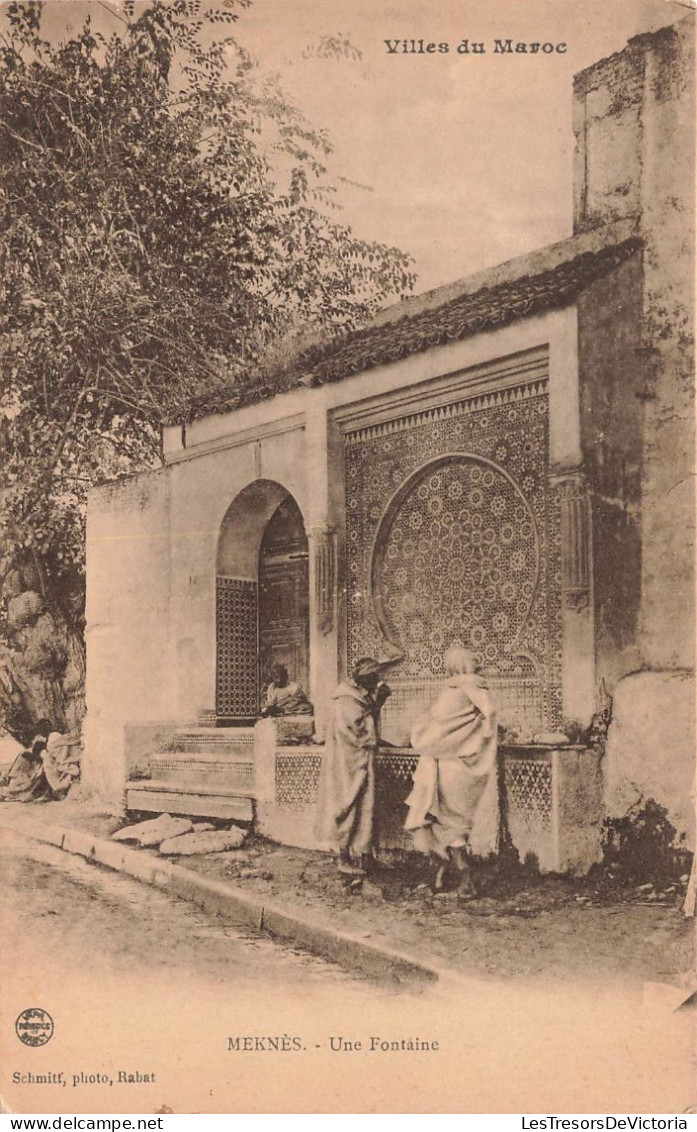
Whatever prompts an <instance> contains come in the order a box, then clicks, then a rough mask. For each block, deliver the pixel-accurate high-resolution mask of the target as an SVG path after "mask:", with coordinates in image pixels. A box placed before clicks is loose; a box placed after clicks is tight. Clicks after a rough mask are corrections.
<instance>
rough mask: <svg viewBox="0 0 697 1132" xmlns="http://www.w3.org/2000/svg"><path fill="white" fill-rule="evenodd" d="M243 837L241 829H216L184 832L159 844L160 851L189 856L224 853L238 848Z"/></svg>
mask: <svg viewBox="0 0 697 1132" xmlns="http://www.w3.org/2000/svg"><path fill="white" fill-rule="evenodd" d="M244 839H245V833H244V831H243V830H241V829H216V830H210V831H208V832H204V833H185V834H183V836H180V837H171V838H168V840H167V841H163V842H162V843H161V844H160V853H164V854H172V855H177V856H182V857H190V856H193V855H194V854H195V853H224V852H225V851H226V850H228V849H239V847H240V845H241V844H242V842H243V841H244Z"/></svg>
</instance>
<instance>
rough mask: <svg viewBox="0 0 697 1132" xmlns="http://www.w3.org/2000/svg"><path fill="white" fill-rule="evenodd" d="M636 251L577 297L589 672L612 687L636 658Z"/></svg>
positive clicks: (639, 418) (639, 454) (639, 426)
mask: <svg viewBox="0 0 697 1132" xmlns="http://www.w3.org/2000/svg"><path fill="white" fill-rule="evenodd" d="M641 290H642V269H641V257H640V256H635V257H634V258H633V259H632V260H631V261H629V262H627V263H625V264H623V265H622V266H621V267H620V268H618V269H617V270H616V271H615V272H613V273H612V274H611V275H609V276H606V277H605V278H604V279H601V280H598V281H597V282H596V283H594V284H593V285H592V286H591V287H589V288H587V290H586V291H585V292H584V293H583V294H582V295H581V296H580V297H579V302H578V328H579V329H578V332H579V401H580V415H581V450H582V453H583V464H584V468H585V471H586V475H587V477H588V488H589V493H590V506H591V514H592V523H593V540H592V555H593V571H592V574H593V596H594V610H593V612H594V621H595V650H596V676H597V679H598V680H600V679H601V678H602V679H604V680H605V683H606V685H607V687H608V688H613V687H614V685H615V684H616V682H617V680H619V679H620V678H621V677H622V676H624V675H626V673H628V672H632V671H634V670H635V669H636V668H637V667H638V665H639V641H638V635H639V617H640V599H641V470H642V458H643V441H642V436H643V423H644V421H643V418H644V403H643V401H642V399H641V397H640V392H641V381H642V379H641V364H640V360H639V361H638V359H637V354H636V346H637V343H638V342H639V339H640V331H641Z"/></svg>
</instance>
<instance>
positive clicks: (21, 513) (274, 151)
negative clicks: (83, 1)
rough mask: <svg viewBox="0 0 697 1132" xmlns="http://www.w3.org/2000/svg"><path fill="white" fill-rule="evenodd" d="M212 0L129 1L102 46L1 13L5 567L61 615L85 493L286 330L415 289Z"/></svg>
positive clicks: (139, 460)
mask: <svg viewBox="0 0 697 1132" xmlns="http://www.w3.org/2000/svg"><path fill="white" fill-rule="evenodd" d="M225 2H226V6H225V7H223V8H220V9H214V8H211V7H210V6H209V5H208V0H167V2H166V3H162V2H160V0H152V2H147V3H145V4H144V3H138V4H137V3H135V2H134V0H126V2H125V4H124V6H123V8H122V9H121V11H122V13H123V16H122V18H121V17H120V22H119V24H118V25H115V26H117V27H118V30H116V31H114V32H113V33H112V34H109V35H104V34H101V33H99V32H98V31H97V30H95V29H94V28H93V26H92V24H91V22H90V20H89V19H87V20H86V22H85V23H84V25H83V26H82V27H81V28H80V29H79V31H78V32H77V33H74V34H72V36H71V37H70V38H68V39H66V40H65V41H63V42H61V43H51V42H47V41H46V40H45V39H43V38H42V25H41V17H42V4H41V3H35V2H28V3H11V4H9V5H8V6H7V7H6V9H5V19H4V30H3V33H2V36H1V37H0V164H1V168H2V173H1V182H0V211H1V215H2V221H1V224H0V349H1V351H2V359H1V361H2V387H1V389H0V416H1V423H0V430H1V433H0V442H1V444H2V450H3V466H2V526H3V536H4V544H5V548H6V549H5V554H6V557H5V560H4V563H5V564H4V569H5V572H7V568H8V563H13V562H14V563H20V564H21V563H22V562H24V563H26V562H30V563H31V569H32V571H33V572H34V574H35V575H38V577H39V579H40V586H41V588H42V590H43V591H44V596H45V597H46V596H47V595H49V596H51V595H53V596H52V597H51V600H54V599H55V600H56V601H58V602H60V600H61V594H62V593H65V592H67V590H70V591H71V592H72V593H73V594H74V592H75V590H76V588H77V590H78V591H79V589H80V586H81V582H80V580H79V575H80V571H81V569H82V559H83V538H84V533H83V522H84V504H85V498H86V493H87V491H88V489H89V487H90V486H91V485H93V484H94V483H95V482H99V481H104V480H108V479H111V478H115V477H118V476H120V475H123V474H124V473H125V472H128V471H133V470H137V469H140V468H143V467H147V466H150V465H151V464H152V463H153V461H155V460H157V458H158V453H159V438H160V430H161V425H162V423H163V422H172V421H180V420H182V421H183V420H185V419H186V418H187V417H188V416H189V415H190V414H191V412H192V406H193V405H195V404H197V403H199V404H200V403H202V402H203V403H210V398H211V394H212V393H213V394H214V393H215V391H216V390H225V393H226V395H227V396H228V397H229V394H230V389H231V388H239V389H240V390H245V389H246V388H248V387H249V386H251V385H253V384H254V383H255V382H256V381H258V380H259V374H260V373H261V372H262V371H263V370H264V369H265V368H267V363H268V358H269V356H270V355H272V354H273V352H274V351H276V352H277V351H278V344H279V342H283V341H285V340H286V339H287V338H288V336H289V335H292V334H293V333H297V332H298V331H303V332H314V333H316V332H318V331H321V332H323V333H325V334H326V333H334V332H337V331H339V330H342V329H351V328H354V327H355V326H357V325H359V324H360V323H361V321H362V320H364V319H365V318H366V316H368V315H369V314H370V313H371V312H372V311H373V310H374V309H375V308H376V307H377V306H380V305H382V304H384V302H385V301H386V300H388V299H389V298H391V297H398V296H400V295H401V294H403V293H404V292H405V291H407V290H409V289H410V288H411V286H412V282H413V278H412V275H411V272H410V265H409V260H408V257H406V256H405V255H404V254H403V253H401V252H399V251H398V250H397V249H394V248H389V247H385V246H383V245H380V244H375V243H368V242H365V241H361V240H360V239H358V238H357V237H356V236H355V235H354V234H353V233H352V232H351V230H350V229H349V228H348V227H347V226H346V225H345V224H343V223H342V222H341V219H340V217H339V214H338V213H337V211H336V207H335V190H334V187H333V185H332V181H331V177H330V174H329V172H328V162H329V159H330V155H331V146H330V143H329V141H328V139H327V137H326V136H325V135H324V134H323V133H322V132H321V131H317V130H315V129H313V128H311V126H310V125H309V124H308V123H307V122H306V121H305V120H304V118H303V116H302V114H301V113H300V112H299V111H298V110H297V109H296V108H295V107H294V106H293V105H292V104H291V103H290V102H289V101H288V100H287V99H286V98H285V97H284V96H283V93H282V91H281V90H280V89H279V87H278V85H277V84H276V83H275V82H274V81H271V80H266V79H264V78H263V77H262V76H261V73H260V71H259V69H258V67H257V66H256V65H255V62H254V60H253V59H251V58H250V57H249V56H248V55H247V54H246V53H245V52H244V51H243V50H242V49H241V48H240V47H239V45H238V44H237V43H236V41H235V39H234V36H233V35H232V33H233V31H234V24H235V21H236V20H237V19H238V17H239V16H240V14H242V13H243V9H244V8H245V7H246V6H247V3H248V2H249V0H225ZM214 25H219V28H220V33H221V34H220V37H219V38H218V39H213V40H212V41H211V37H210V36H209V35H207V34H206V33H207V32H208V31H210V28H211V26H214ZM266 380H268V377H267V378H266ZM0 568H2V563H1V562H0ZM1 572H2V569H0V573H1ZM0 580H1V579H0ZM34 584H37V583H34ZM78 604H79V603H78ZM73 612H74V611H73ZM66 616H68V614H67V613H66ZM71 616H72V614H71ZM6 636H7V634H6ZM15 644H16V642H15Z"/></svg>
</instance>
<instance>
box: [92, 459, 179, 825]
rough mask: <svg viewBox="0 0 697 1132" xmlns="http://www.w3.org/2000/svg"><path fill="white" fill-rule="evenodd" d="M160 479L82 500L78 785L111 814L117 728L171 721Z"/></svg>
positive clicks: (119, 754)
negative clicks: (83, 649)
mask: <svg viewBox="0 0 697 1132" xmlns="http://www.w3.org/2000/svg"><path fill="white" fill-rule="evenodd" d="M169 478H170V477H169V473H168V472H167V471H166V470H161V471H159V472H153V473H151V474H149V475H143V476H138V477H134V478H133V479H130V480H127V481H125V482H124V481H122V482H121V483H119V484H114V485H111V486H109V487H104V488H101V489H99V490H97V491H94V492H92V494H91V497H90V504H89V508H88V517H87V607H86V620H87V628H86V634H85V636H86V646H87V685H86V699H87V715H86V718H85V724H84V756H83V764H82V767H83V783H84V786H85V788H86V789H87V790H88V791H93V792H94V793H95V794H97V795H98V796H100V797H101V798H103V799H105V800H107V801H108V802H110V803H111V804H112V805H113V806H114V807H115V808H116V809H119V808H120V806H121V803H122V792H123V783H124V780H125V767H126V760H125V751H124V730H123V728H124V723H125V722H127V721H157V720H168V719H171V718H172V717H173V715H174V714H175V708H174V704H173V701H172V666H171V663H170V662H171V659H172V658H171V655H170V650H169V532H170V525H169Z"/></svg>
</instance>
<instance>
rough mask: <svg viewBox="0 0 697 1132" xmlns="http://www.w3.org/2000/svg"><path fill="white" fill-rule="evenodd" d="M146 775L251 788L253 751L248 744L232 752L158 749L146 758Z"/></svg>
mask: <svg viewBox="0 0 697 1132" xmlns="http://www.w3.org/2000/svg"><path fill="white" fill-rule="evenodd" d="M150 774H151V777H152V778H156V779H158V780H159V781H161V782H171V783H174V784H176V785H182V784H189V785H193V786H211V787H218V786H220V787H224V788H225V789H228V790H237V789H238V788H243V789H250V790H251V789H252V787H253V786H254V753H253V749H252V748H251V747H248V748H246V749H245V750H244V751H243V752H239V751H236V752H234V753H233V752H229V751H224V752H220V751H215V752H208V751H193V752H191V753H189V752H187V753H186V754H182V753H181V752H177V751H161V752H160V753H159V754H157V755H152V756H151V758H150Z"/></svg>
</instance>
